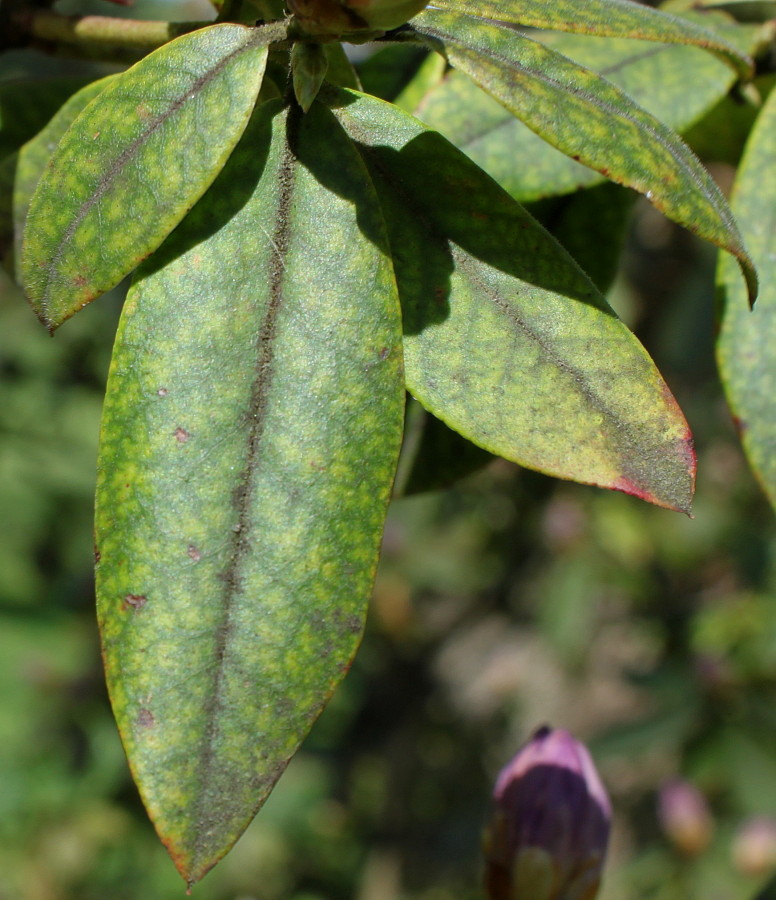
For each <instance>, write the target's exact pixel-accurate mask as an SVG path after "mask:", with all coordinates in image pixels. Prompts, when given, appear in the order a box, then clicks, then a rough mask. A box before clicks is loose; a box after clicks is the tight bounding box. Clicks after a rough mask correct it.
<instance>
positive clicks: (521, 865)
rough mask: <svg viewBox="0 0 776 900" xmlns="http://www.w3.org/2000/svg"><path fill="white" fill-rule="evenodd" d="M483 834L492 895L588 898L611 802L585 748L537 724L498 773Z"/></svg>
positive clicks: (513, 899)
mask: <svg viewBox="0 0 776 900" xmlns="http://www.w3.org/2000/svg"><path fill="white" fill-rule="evenodd" d="M493 801H494V808H493V814H492V817H491V822H490V826H489V828H488V831H487V833H486V836H485V857H486V866H487V871H486V877H485V882H486V889H487V892H488V897H489V898H490V900H593V898H594V897H595V895H596V894H597V893H598V886H599V883H600V880H601V869H602V867H603V862H604V856H605V854H606V845H607V843H608V840H609V827H610V823H611V816H612V810H611V804H610V802H609V797H608V796H607V794H606V790H605V789H604V786H603V785H602V784H601V779H600V778H599V777H598V773H597V772H596V770H595V766H594V765H593V761H592V759H591V758H590V754H589V753H588V751H587V749H586V748H585V746H584V745H583V744H580V743H579V741H576V740H574V738H573V737H572V736H571V735H570V734H569V733H568V732H567V731H563V730H561V729H558V730H553V729H551V728H546V727H545V728H540V729H539V730H538V731H537V732H536V734H534V736H533V737H532V738H531V740H530V741H529V742H528V743H527V744H526V745H525V746H524V747H523V748H522V749H521V750H520V751H518V753H517V755H516V756H515V757H514V759H513V760H512V762H510V763H509V765H507V766H506V767H505V768H504V769H503V770H502V771H501V774H500V775H499V777H498V780H497V781H496V787H495V788H494V791H493Z"/></svg>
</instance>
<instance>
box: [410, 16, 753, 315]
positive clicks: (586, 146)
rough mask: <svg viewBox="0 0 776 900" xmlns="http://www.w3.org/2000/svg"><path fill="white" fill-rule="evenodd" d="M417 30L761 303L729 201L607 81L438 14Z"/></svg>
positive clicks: (511, 38) (509, 36) (505, 36)
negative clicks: (743, 283)
mask: <svg viewBox="0 0 776 900" xmlns="http://www.w3.org/2000/svg"><path fill="white" fill-rule="evenodd" d="M413 26H414V27H415V28H416V29H417V31H419V32H420V33H421V34H424V35H426V36H427V37H429V38H431V39H433V40H434V41H435V42H437V43H440V42H441V44H442V45H443V46H444V51H445V54H446V56H447V58H448V60H449V61H450V63H451V65H453V66H454V67H455V68H457V69H460V70H461V71H462V72H465V73H466V74H467V75H468V76H469V77H470V78H471V79H472V80H473V81H475V82H476V83H477V84H479V85H480V87H482V88H483V89H484V90H486V91H487V92H488V93H489V94H491V95H492V96H493V97H494V98H495V99H496V100H498V101H499V103H501V104H502V105H503V106H505V107H506V108H507V109H508V110H509V111H510V112H511V113H512V114H513V115H515V116H517V117H518V118H520V119H522V121H523V122H525V124H526V125H528V127H529V128H531V129H532V130H533V131H535V132H536V133H537V134H538V135H539V136H540V137H542V138H543V139H544V140H545V141H547V142H548V143H550V144H552V145H553V146H554V147H557V148H558V149H559V150H561V151H562V152H563V153H565V154H567V155H568V156H571V157H573V158H574V159H577V160H579V161H580V162H582V163H584V164H585V165H586V166H589V167H590V168H593V169H596V170H598V171H599V172H601V173H602V174H603V175H605V176H606V177H607V178H610V179H611V180H612V181H616V182H618V183H619V184H624V185H626V186H627V187H631V188H634V189H635V190H637V191H639V192H640V193H642V194H644V196H645V197H647V199H648V200H650V202H651V203H652V204H654V206H656V207H657V208H658V209H659V210H660V211H661V212H662V213H664V214H665V215H666V216H668V217H669V218H670V219H673V220H674V221H675V222H678V223H679V224H680V225H684V226H685V227H686V228H688V229H690V231H693V232H694V233H695V234H697V235H699V236H700V237H702V238H704V239H706V240H708V241H710V242H711V243H713V244H715V245H716V246H718V247H722V248H723V249H725V250H728V251H729V252H731V253H733V254H734V255H735V256H736V257H737V259H738V260H739V263H740V264H741V268H742V270H743V272H744V275H745V276H746V279H747V283H748V285H749V291H750V295H751V297H752V298H754V297H755V296H756V294H757V274H756V272H755V269H754V266H753V264H752V261H751V259H750V258H749V256H748V254H747V252H746V249H745V247H744V245H743V242H742V241H741V237H740V235H739V233H738V229H737V227H736V224H735V220H734V219H733V216H732V213H731V212H730V209H729V208H728V205H727V203H726V201H725V198H724V197H723V196H722V193H721V191H720V190H719V188H718V187H717V185H716V183H715V182H714V180H713V179H712V178H711V176H710V175H709V173H708V172H707V171H706V170H705V169H704V168H703V166H702V165H701V163H700V162H699V160H698V159H697V158H696V157H695V156H694V155H693V154H692V152H691V151H690V150H689V149H688V147H687V146H686V145H685V144H684V143H683V142H682V140H681V139H680V138H679V137H678V136H677V135H676V134H675V133H674V132H673V131H672V130H671V129H670V128H667V127H666V126H665V125H663V124H662V123H661V122H660V121H658V120H657V119H656V118H655V117H654V116H651V115H650V114H649V113H647V112H646V111H645V110H643V109H641V108H640V107H639V106H637V105H636V104H635V103H634V102H633V101H632V100H630V98H629V97H628V96H627V95H626V94H624V93H623V92H622V91H620V90H619V89H618V88H617V87H615V86H614V85H613V84H611V83H610V82H608V81H606V80H605V79H604V78H602V77H601V76H600V75H597V74H596V73H594V72H591V71H589V70H588V69H585V68H583V67H582V66H579V65H577V64H576V63H574V62H572V61H571V60H569V59H567V58H566V57H565V56H563V55H561V54H560V53H556V52H555V51H554V50H552V49H551V48H549V47H547V46H545V45H543V44H541V43H539V42H538V41H534V40H531V39H530V38H527V37H525V36H524V35H521V34H518V33H516V32H515V31H514V30H513V29H509V28H506V27H503V26H498V25H490V24H487V23H484V22H481V21H478V20H476V19H472V18H470V17H467V16H462V15H459V14H457V13H448V12H440V11H439V10H433V9H428V10H426V11H425V12H423V13H421V14H420V15H419V16H417V17H416V18H415V19H414V20H413Z"/></svg>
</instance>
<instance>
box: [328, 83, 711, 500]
mask: <svg viewBox="0 0 776 900" xmlns="http://www.w3.org/2000/svg"><path fill="white" fill-rule="evenodd" d="M343 97H345V98H348V99H349V100H350V102H347V100H345V99H343ZM330 102H332V103H334V104H336V108H335V111H336V114H337V116H338V117H339V118H340V120H341V121H342V123H343V125H344V126H345V128H346V129H347V131H348V132H349V133H350V135H351V136H352V137H353V139H354V140H356V141H357V142H358V146H359V147H360V149H361V152H362V154H363V156H364V159H365V161H366V162H367V164H368V166H369V169H370V172H371V173H372V178H373V179H374V182H375V186H376V187H377V189H378V193H379V195H380V201H381V203H382V205H383V211H384V214H385V216H386V221H387V223H388V229H389V235H390V240H391V250H392V253H393V256H394V260H395V268H396V276H397V280H398V284H399V295H400V297H401V301H402V310H403V315H404V358H405V368H406V378H407V387H408V389H409V390H410V392H411V393H412V394H413V395H414V396H415V397H416V398H417V399H418V400H420V402H421V403H422V404H423V405H424V406H425V407H426V408H427V409H428V410H429V411H431V412H432V413H433V414H434V415H436V416H437V417H438V418H440V419H442V421H444V422H445V423H447V424H448V425H449V426H450V427H452V428H454V429H455V430H456V431H459V432H460V433H461V434H462V435H463V436H464V437H467V438H469V439H470V440H472V441H473V442H474V443H476V444H478V445H479V446H481V447H483V448H485V449H486V450H489V451H491V452H493V453H496V454H498V455H499V456H504V457H506V458H507V459H511V460H513V461H515V462H519V463H520V464H522V465H525V466H529V467H531V468H534V469H538V470H540V471H542V472H546V473H548V474H552V475H555V476H558V477H561V478H570V479H574V480H577V481H582V482H586V483H591V484H597V485H600V486H603V487H610V488H614V489H618V490H623V491H626V492H627V493H631V494H636V495H638V496H640V497H643V498H645V499H648V500H650V501H652V502H654V503H657V504H659V505H663V506H669V507H674V508H679V509H687V508H688V507H689V503H690V499H691V495H692V483H693V469H694V457H693V454H692V450H691V446H690V443H689V440H690V438H689V434H688V430H687V425H686V423H685V421H684V419H683V417H682V415H681V412H680V411H679V409H678V407H677V406H676V403H675V401H674V400H673V398H672V397H671V395H670V392H669V391H668V388H667V387H666V385H665V383H664V382H663V380H662V379H661V378H660V375H659V373H658V372H657V371H656V369H655V367H654V365H653V364H652V362H651V360H650V359H649V357H648V356H647V354H646V353H645V352H644V350H643V348H642V347H641V346H640V344H639V343H638V342H637V341H636V339H635V338H634V337H633V335H632V334H631V333H630V332H629V331H628V330H627V328H625V326H624V325H623V324H622V323H621V322H620V321H619V320H618V319H617V318H616V316H615V315H614V313H613V312H612V311H611V310H610V309H609V308H608V307H607V305H606V302H605V301H604V299H603V298H602V297H601V296H600V294H599V293H598V292H597V291H596V290H595V288H594V286H593V284H592V283H591V282H590V281H589V279H588V278H587V277H586V276H585V275H584V273H583V272H582V271H581V270H580V269H579V268H578V266H577V265H576V264H575V263H574V262H573V260H572V259H571V258H570V257H569V256H568V255H567V254H566V253H565V252H564V251H563V249H562V247H560V245H559V244H557V242H556V241H555V240H554V239H553V238H552V237H550V235H548V234H547V232H546V231H544V230H543V229H542V228H541V227H540V226H539V225H538V224H537V223H536V222H535V221H534V220H533V219H531V217H530V216H529V215H528V214H527V213H526V212H525V211H524V210H523V209H522V207H520V206H519V205H518V204H517V203H516V202H515V201H514V200H512V199H511V198H510V197H509V196H508V195H507V194H506V193H504V192H503V191H502V190H501V188H499V187H498V185H496V184H495V182H493V181H492V180H491V179H490V178H488V176H487V175H485V173H483V172H482V171H481V170H480V169H478V168H477V167H476V166H475V165H474V164H473V163H471V162H470V161H469V160H468V159H467V158H466V157H465V156H464V155H463V154H461V153H460V152H459V151H458V150H456V149H455V148H454V147H453V146H452V145H451V144H449V143H448V142H447V141H445V140H444V139H443V138H442V137H441V136H440V135H438V134H437V133H436V132H433V131H431V130H428V129H426V128H425V127H424V126H423V125H422V124H421V123H420V122H418V121H417V120H416V119H413V118H412V117H410V116H407V115H405V114H403V113H401V112H399V111H398V110H396V108H395V107H393V106H391V105H389V104H386V103H382V102H381V101H378V100H375V99H373V98H369V97H366V96H364V95H355V94H344V95H343V94H335V95H333V97H331V101H330Z"/></svg>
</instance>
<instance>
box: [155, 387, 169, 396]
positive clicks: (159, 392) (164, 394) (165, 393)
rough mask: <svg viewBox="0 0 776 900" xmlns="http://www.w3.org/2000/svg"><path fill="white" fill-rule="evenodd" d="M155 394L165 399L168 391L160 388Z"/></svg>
mask: <svg viewBox="0 0 776 900" xmlns="http://www.w3.org/2000/svg"><path fill="white" fill-rule="evenodd" d="M156 393H157V394H158V395H159V396H160V397H166V396H167V393H168V391H167V388H165V387H161V388H159V390H158V391H157V392H156Z"/></svg>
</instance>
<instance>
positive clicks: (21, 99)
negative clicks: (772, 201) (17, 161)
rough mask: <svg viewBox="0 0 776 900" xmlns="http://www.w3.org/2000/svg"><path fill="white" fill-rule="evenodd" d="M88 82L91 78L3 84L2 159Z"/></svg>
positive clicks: (0, 92)
mask: <svg viewBox="0 0 776 900" xmlns="http://www.w3.org/2000/svg"><path fill="white" fill-rule="evenodd" d="M89 81H90V79H89V78H88V77H81V78H46V79H30V80H15V79H14V80H9V81H0V158H2V157H3V156H7V155H8V154H10V153H13V152H14V151H15V150H18V149H19V147H21V145H22V144H24V143H26V142H27V141H28V140H30V138H32V137H33V136H34V135H35V134H36V133H37V132H38V131H40V129H41V128H43V126H44V125H45V124H46V123H47V122H48V120H49V119H50V118H51V117H52V116H53V115H54V113H55V112H56V111H57V110H58V109H59V107H60V106H62V104H63V103H64V102H65V101H66V100H67V98H68V97H70V96H71V95H72V94H74V93H75V92H76V91H77V90H79V88H82V87H83V86H84V85H85V84H87V83H88V82H89Z"/></svg>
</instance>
